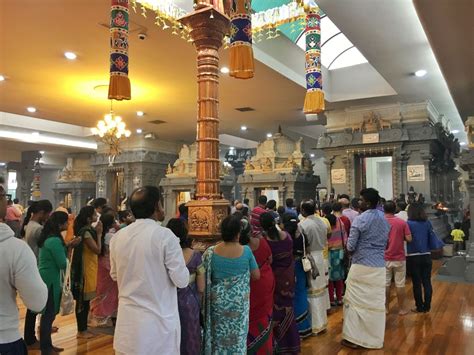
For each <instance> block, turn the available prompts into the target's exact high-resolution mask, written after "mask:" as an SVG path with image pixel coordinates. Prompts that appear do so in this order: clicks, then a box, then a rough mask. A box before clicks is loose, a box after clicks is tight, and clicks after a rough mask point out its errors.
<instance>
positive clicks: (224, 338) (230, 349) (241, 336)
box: [202, 247, 250, 355]
mask: <svg viewBox="0 0 474 355" xmlns="http://www.w3.org/2000/svg"><path fill="white" fill-rule="evenodd" d="M213 255H214V247H210V248H209V249H208V250H207V251H206V252H205V253H204V263H203V265H204V267H205V269H206V291H205V297H204V339H203V349H202V353H203V354H205V355H211V354H245V353H246V352H247V333H248V329H249V310H250V302H249V296H250V272H245V273H242V274H240V275H237V276H233V277H228V278H224V279H214V280H213V279H212V269H211V262H212V257H213Z"/></svg>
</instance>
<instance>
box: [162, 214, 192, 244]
mask: <svg viewBox="0 0 474 355" xmlns="http://www.w3.org/2000/svg"><path fill="white" fill-rule="evenodd" d="M166 228H168V229H170V230H171V231H172V232H173V233H174V235H175V236H176V237H178V239H179V245H180V246H181V248H183V249H184V248H190V247H191V240H190V239H188V230H187V229H186V224H184V221H183V220H182V219H180V218H171V219H170V220H169V221H168V224H167V225H166Z"/></svg>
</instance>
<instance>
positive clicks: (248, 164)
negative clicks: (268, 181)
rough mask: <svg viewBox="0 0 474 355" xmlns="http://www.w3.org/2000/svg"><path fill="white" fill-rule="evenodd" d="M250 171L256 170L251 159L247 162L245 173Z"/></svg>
mask: <svg viewBox="0 0 474 355" xmlns="http://www.w3.org/2000/svg"><path fill="white" fill-rule="evenodd" d="M248 170H255V166H254V165H253V164H252V162H251V161H250V158H247V160H245V171H248Z"/></svg>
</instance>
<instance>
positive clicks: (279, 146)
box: [244, 130, 313, 174]
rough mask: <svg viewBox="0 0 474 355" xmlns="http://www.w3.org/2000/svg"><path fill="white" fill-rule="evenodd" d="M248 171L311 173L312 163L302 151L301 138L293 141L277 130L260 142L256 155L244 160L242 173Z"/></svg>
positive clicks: (257, 172)
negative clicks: (270, 136)
mask: <svg viewBox="0 0 474 355" xmlns="http://www.w3.org/2000/svg"><path fill="white" fill-rule="evenodd" d="M306 160H308V162H307V161H306ZM249 172H252V173H256V174H259V173H269V172H281V173H285V172H288V173H298V172H302V173H305V174H306V173H311V174H312V172H313V165H312V163H311V160H310V159H309V157H308V156H307V155H305V154H304V153H303V139H302V138H300V139H298V140H297V141H294V140H292V139H290V138H289V137H287V136H285V135H284V134H283V133H282V132H281V130H279V132H278V133H277V134H275V135H274V136H273V137H272V138H268V139H267V140H265V141H264V142H261V143H260V144H259V145H258V147H257V153H256V155H255V156H254V157H252V158H251V159H247V160H246V162H245V167H244V174H245V173H249Z"/></svg>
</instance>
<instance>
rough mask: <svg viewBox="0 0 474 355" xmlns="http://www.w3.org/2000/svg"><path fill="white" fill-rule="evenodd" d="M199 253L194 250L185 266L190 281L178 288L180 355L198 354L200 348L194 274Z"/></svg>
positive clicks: (199, 260) (198, 264) (199, 259)
mask: <svg viewBox="0 0 474 355" xmlns="http://www.w3.org/2000/svg"><path fill="white" fill-rule="evenodd" d="M201 263H202V257H201V253H199V252H194V254H193V256H192V257H191V260H189V262H188V264H187V265H186V267H187V268H188V270H189V275H190V280H191V281H190V283H189V285H188V286H187V287H185V288H178V309H179V320H180V323H181V352H180V354H181V355H198V354H200V350H201V325H200V319H199V314H200V301H199V293H198V290H197V285H196V282H195V280H196V274H197V272H198V271H197V270H198V268H199V266H201Z"/></svg>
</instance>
